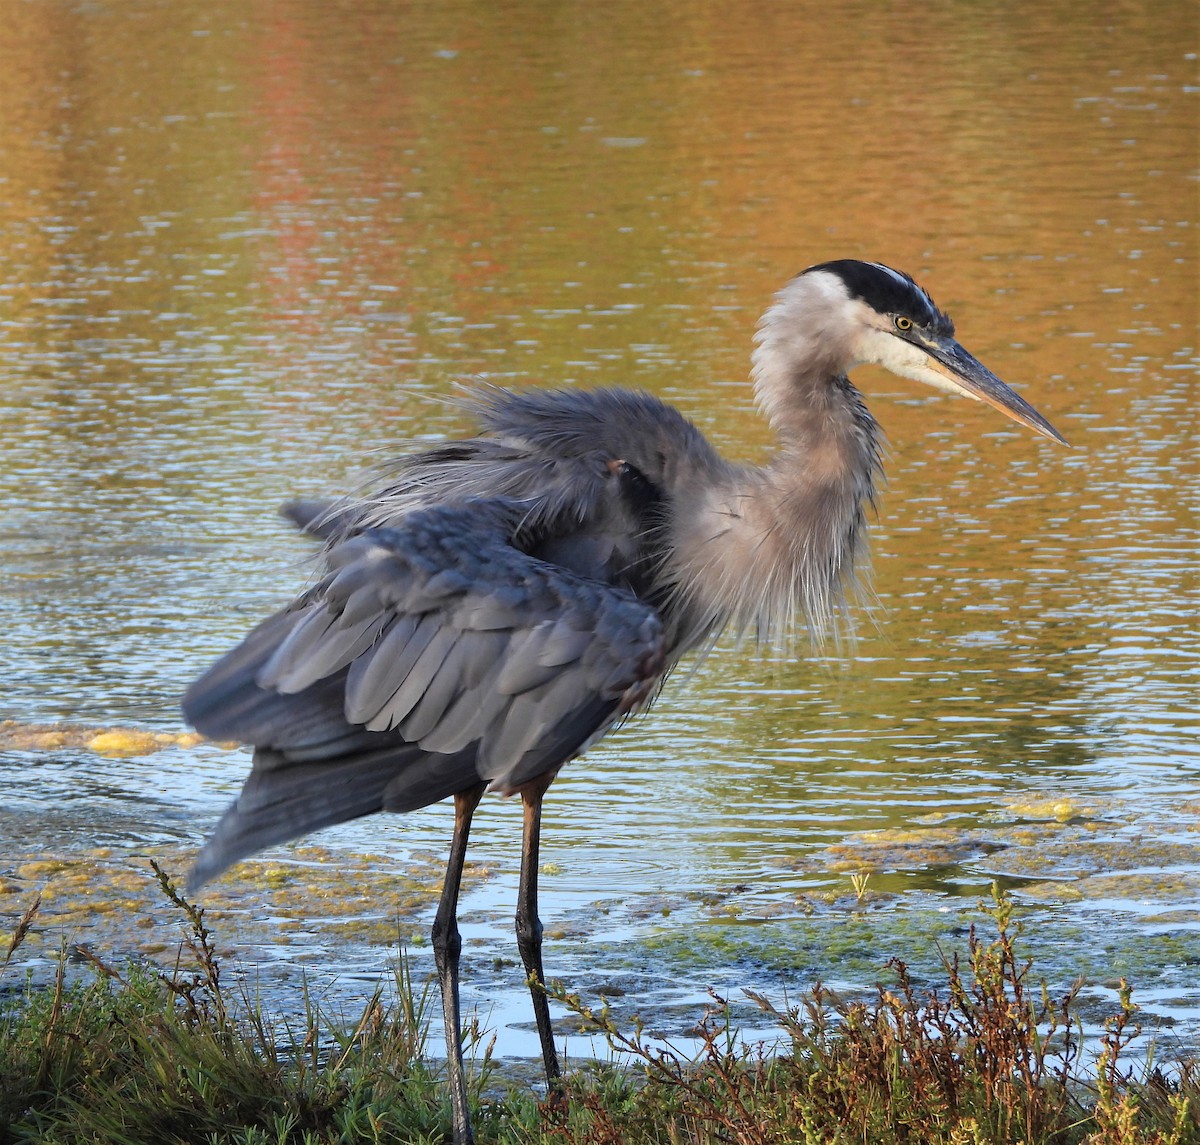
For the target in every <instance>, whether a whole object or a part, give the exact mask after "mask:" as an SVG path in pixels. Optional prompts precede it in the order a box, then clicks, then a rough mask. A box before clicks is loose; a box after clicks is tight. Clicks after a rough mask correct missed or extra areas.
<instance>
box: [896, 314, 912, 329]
mask: <svg viewBox="0 0 1200 1145" xmlns="http://www.w3.org/2000/svg"><path fill="white" fill-rule="evenodd" d="M896 329H897V330H911V329H912V319H911V318H905V317H904V315H903V314H899V315H897V316H896Z"/></svg>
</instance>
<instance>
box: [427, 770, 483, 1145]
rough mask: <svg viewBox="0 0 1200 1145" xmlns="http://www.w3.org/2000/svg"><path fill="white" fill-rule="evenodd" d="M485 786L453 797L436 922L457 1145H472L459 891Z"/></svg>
mask: <svg viewBox="0 0 1200 1145" xmlns="http://www.w3.org/2000/svg"><path fill="white" fill-rule="evenodd" d="M485 786H486V785H485V784H482V783H481V784H479V785H478V786H477V787H472V788H470V789H468V790H467V791H460V792H459V793H458V794H457V795H456V796H455V797H454V837H453V838H452V839H451V840H450V857H449V859H447V860H446V881H445V882H444V883H443V884H442V898H441V901H440V902H439V903H438V909H437V915H436V916H435V917H434V920H433V960H434V963H435V964H436V966H437V973H438V984H439V985H440V986H441V989H442V1014H443V1015H444V1017H445V1021H446V1067H447V1070H448V1072H449V1077H450V1106H451V1109H452V1111H453V1115H454V1145H472V1142H473V1141H474V1140H475V1136H474V1134H473V1133H472V1132H471V1120H470V1117H469V1115H468V1113H467V1079H466V1074H465V1072H464V1070H463V1057H462V1021H461V1018H460V1015H459V1007H458V956H459V952H460V951H461V950H462V939H461V938H460V937H459V934H458V890H459V887H460V886H461V884H462V870H463V861H464V860H465V859H466V857H467V836H468V835H469V834H470V831H471V816H472V815H474V814H475V808H476V807H478V806H479V800H480V799H482V798H483V792H484V788H485Z"/></svg>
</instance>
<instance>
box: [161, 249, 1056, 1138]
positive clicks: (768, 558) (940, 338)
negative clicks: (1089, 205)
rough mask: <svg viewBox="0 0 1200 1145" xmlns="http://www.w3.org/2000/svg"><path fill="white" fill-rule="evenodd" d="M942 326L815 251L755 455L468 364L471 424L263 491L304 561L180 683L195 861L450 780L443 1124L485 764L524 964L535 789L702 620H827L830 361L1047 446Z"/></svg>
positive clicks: (539, 1001)
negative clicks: (246, 752)
mask: <svg viewBox="0 0 1200 1145" xmlns="http://www.w3.org/2000/svg"><path fill="white" fill-rule="evenodd" d="M953 332H954V328H953V324H952V323H951V322H950V320H949V319H948V318H947V317H946V315H945V314H943V313H942V312H941V311H940V310H939V309H938V308H937V307H936V306H935V305H934V303H933V301H932V300H931V299H930V297H929V295H928V294H926V293H925V291H923V290H922V289H921V288H920V287H919V286H917V285H916V283H915V282H913V280H912V279H911V278H909V277H908V276H907V275H903V274H901V273H899V272H898V271H895V270H892V269H891V268H889V267H885V266H882V265H880V264H877V263H864V262H857V261H853V260H843V261H840V262H833V263H823V264H821V265H820V266H816V267H811V268H810V269H809V270H807V271H805V272H804V273H803V274H801V275H798V276H797V277H796V278H795V279H793V280H792V281H791V282H790V283H789V284H788V285H787V286H786V287H785V288H784V289H783V290H781V291H780V292H779V294H778V295H777V296H776V299H775V301H774V303H773V305H772V306H771V308H770V309H769V310H768V311H767V313H766V314H765V315H764V316H763V319H762V321H761V323H760V324H759V329H758V333H757V335H756V339H755V341H756V346H755V350H754V355H753V369H752V375H753V380H754V390H755V396H756V398H757V400H758V404H759V406H760V408H761V409H762V411H763V413H764V414H765V415H766V417H767V419H768V421H769V422H770V425H771V427H772V429H773V430H774V432H775V434H776V436H777V439H778V447H777V450H776V453H775V455H774V457H773V458H772V459H771V461H770V462H769V463H768V464H767V465H765V466H762V467H753V466H746V465H739V464H736V463H733V462H730V461H726V460H725V459H723V458H722V457H721V456H720V455H718V453H717V452H716V451H715V450H714V449H713V447H712V446H711V445H710V444H709V443H708V441H707V440H706V439H705V438H704V436H703V435H702V434H701V433H700V432H699V431H698V430H697V429H696V427H695V426H694V425H692V423H691V422H689V421H688V420H687V419H686V418H685V417H684V416H683V415H682V414H681V413H679V412H678V411H677V410H675V409H673V408H672V407H671V406H668V405H666V404H664V403H663V402H661V401H659V400H658V399H657V398H655V397H652V396H650V395H649V394H644V393H634V392H631V391H628V390H621V389H609V390H594V391H581V390H552V391H526V392H512V391H509V390H504V389H499V388H494V387H489V386H481V387H479V388H478V389H476V390H474V391H472V392H471V393H470V394H469V396H468V397H467V398H466V399H465V401H464V404H465V405H466V407H467V408H468V409H469V410H470V412H471V413H472V414H473V415H474V416H475V418H476V419H477V421H478V424H479V433H478V435H477V436H476V437H473V438H471V439H469V440H464V441H453V442H445V443H443V444H439V445H435V446H433V447H432V448H428V449H421V450H417V451H414V452H412V453H410V454H408V455H407V456H405V457H402V458H401V459H400V460H398V461H396V462H395V463H394V464H393V466H392V468H391V470H390V472H389V474H388V475H387V477H386V479H385V480H384V481H383V483H382V485H381V487H380V489H379V490H378V491H377V492H375V493H373V494H371V495H369V496H367V497H363V498H358V499H348V500H343V501H339V502H334V503H331V504H325V503H318V502H293V503H291V504H290V505H288V506H286V507H285V509H284V512H285V513H286V514H287V515H288V516H289V517H290V518H291V519H292V520H294V521H295V522H296V523H297V524H299V525H300V526H301V527H302V528H304V529H306V530H307V531H309V532H310V533H312V534H314V535H315V536H318V537H321V538H322V539H324V540H325V542H326V549H325V552H324V554H323V576H322V579H321V580H320V581H319V583H317V584H316V585H315V586H314V587H313V588H311V589H310V590H309V591H308V592H306V593H305V594H304V595H302V596H301V597H300V598H299V599H298V600H297V601H296V602H295V603H294V604H293V605H292V606H291V607H290V608H288V609H285V610H284V611H283V612H281V613H279V614H277V615H275V616H273V617H271V618H269V619H268V620H266V621H264V622H263V623H262V624H261V625H259V627H258V628H256V629H255V630H254V631H253V632H252V633H251V634H250V635H249V636H248V637H247V638H246V639H245V641H243V643H242V644H241V645H239V647H237V648H236V649H234V650H233V651H232V652H230V653H229V654H228V655H227V656H226V657H224V658H223V659H222V660H221V661H219V662H218V663H217V664H216V665H215V666H214V667H213V668H212V669H211V670H210V671H209V672H208V673H206V674H205V675H204V676H203V677H201V679H199V680H198V681H197V682H196V683H195V684H193V685H192V687H191V688H190V689H189V690H188V692H187V694H186V696H185V697H184V712H185V714H186V715H187V718H188V719H189V720H190V721H191V722H192V723H193V724H194V725H195V726H196V727H197V728H198V729H199V730H200V731H201V732H203V733H204V734H206V735H208V736H211V737H213V738H216V739H224V740H229V739H233V740H240V741H243V742H246V743H249V744H253V745H254V747H255V754H254V761H253V766H252V770H251V774H250V777H249V779H248V780H247V781H246V785H245V787H244V789H243V790H242V793H241V795H240V796H239V797H238V799H237V801H236V802H235V803H234V805H233V806H232V807H231V808H230V809H229V810H228V811H227V812H226V814H225V816H224V818H223V819H222V820H221V822H220V823H219V824H218V826H217V828H216V831H215V832H214V833H213V835H212V837H211V838H210V839H209V841H208V843H207V844H206V845H205V847H204V849H203V850H202V851H201V853H200V856H199V858H198V860H197V863H196V866H195V869H194V871H193V874H192V880H191V883H192V885H193V886H196V885H199V884H200V883H203V882H204V881H206V880H207V879H210V878H212V877H213V876H215V875H216V874H218V873H219V872H220V871H222V870H224V869H225V868H226V867H228V866H229V865H231V864H232V863H234V862H236V861H237V860H238V859H240V858H242V857H244V856H246V855H249V854H252V853H253V852H255V851H257V850H259V849H261V848H263V847H266V846H268V845H270V844H273V843H278V842H282V841H284V840H287V839H291V838H296V837H297V836H299V835H302V834H306V833H308V832H310V831H314V830H317V829H319V828H321V827H324V826H327V825H330V824H333V823H338V822H343V821H345V820H348V819H352V818H355V817H358V816H361V815H367V814H370V813H372V812H375V811H380V810H390V811H404V810H409V809H412V808H415V807H420V806H423V805H424V804H427V803H431V802H434V801H436V800H439V799H444V798H446V797H448V796H454V799H455V831H454V838H453V841H452V845H451V857H450V862H449V864H448V869H447V878H446V885H445V888H444V890H443V896H442V901H441V904H440V906H439V909H438V915H437V920H436V922H435V926H434V950H435V956H436V958H437V964H438V973H439V980H440V982H441V986H442V996H443V1005H444V1008H445V1015H446V1025H447V1047H448V1053H449V1058H450V1068H451V1091H452V1092H451V1096H452V1100H453V1108H454V1134H455V1140H456V1142H458V1143H459V1145H462V1143H464V1142H468V1141H469V1140H470V1139H471V1132H470V1126H469V1120H468V1118H467V1114H466V1096H465V1094H466V1090H465V1085H464V1082H463V1076H462V1068H461V1044H460V1043H459V1041H458V985H457V964H458V948H459V940H458V935H457V928H456V924H455V909H456V901H457V894H458V884H459V877H460V875H461V869H462V862H463V856H464V853H465V847H466V838H467V832H468V831H469V827H470V821H471V815H472V813H473V811H474V808H475V805H476V803H477V802H478V800H479V798H480V796H481V794H482V792H483V790H484V785H489V786H490V787H491V788H492V789H496V790H500V791H504V792H519V793H520V794H521V797H522V799H523V801H524V803H525V839H524V845H523V849H522V869H521V889H520V892H519V896H518V945H519V946H520V949H521V954H522V959H523V961H524V963H525V967H526V972H527V974H528V975H529V976H530V977H531V979H532V980H536V981H538V982H540V981H541V980H542V971H541V937H540V936H541V929H540V924H539V923H538V922H537V911H536V872H537V853H538V832H539V824H540V807H541V799H542V796H543V794H544V792H545V790H546V787H547V786H548V784H549V782H550V780H551V779H552V778H553V776H554V775H555V774H556V773H557V771H558V769H559V768H560V767H561V766H562V765H563V764H564V763H565V762H566V761H568V760H570V759H572V758H573V757H575V756H576V755H578V754H580V753H581V752H583V751H585V750H586V749H587V747H588V746H590V744H591V743H592V742H594V740H595V739H596V738H598V737H599V736H601V735H603V734H604V732H605V731H607V730H608V729H609V728H611V727H612V726H613V725H614V724H615V723H616V722H618V721H619V720H621V719H622V718H624V717H625V716H626V715H628V714H629V713H630V712H632V711H635V710H637V709H639V708H640V707H642V706H644V705H645V704H646V703H648V702H649V700H650V699H651V698H652V697H653V695H654V694H655V692H656V690H657V688H658V686H659V685H660V683H661V681H662V679H663V678H664V676H665V674H666V673H667V672H668V671H669V670H670V668H671V666H672V665H673V664H674V663H675V662H676V661H677V660H678V659H679V658H680V657H681V656H682V655H684V654H685V653H686V652H688V651H689V650H692V649H696V648H698V647H701V646H705V645H707V644H709V643H711V641H712V640H714V639H715V638H716V636H717V635H718V634H719V633H721V632H722V631H723V630H725V629H727V628H732V629H734V630H735V631H738V632H749V633H752V634H753V635H754V636H756V637H757V638H759V639H770V638H774V637H778V636H781V635H784V634H786V633H787V632H789V631H790V630H791V629H792V628H793V627H794V626H795V625H796V622H797V621H799V622H800V623H802V624H804V625H805V626H807V628H808V629H809V630H810V631H811V632H813V633H814V634H818V635H819V634H821V633H823V632H824V631H825V630H827V629H828V628H829V627H830V625H831V624H832V623H833V621H834V618H835V616H836V614H837V612H838V610H839V609H840V607H841V605H842V602H843V600H844V597H845V591H846V588H847V586H848V585H849V584H850V583H851V582H852V580H853V576H854V569H855V564H856V561H857V560H858V559H859V557H860V556H861V554H862V548H863V542H864V533H865V529H864V525H865V521H866V514H867V511H868V509H869V508H870V507H871V505H872V503H873V501H874V497H875V490H876V486H877V483H878V480H879V477H880V432H879V427H878V425H877V424H876V422H875V420H874V418H873V417H872V416H871V413H870V411H869V410H868V409H867V406H866V404H865V402H864V401H863V399H862V396H861V394H860V393H859V392H858V390H856V389H855V387H854V386H853V385H852V384H851V382H850V381H849V378H848V377H847V371H848V370H849V369H850V368H851V367H852V366H854V365H856V364H858V363H861V362H871V363H876V364H879V365H882V366H884V367H886V368H888V369H890V370H892V371H893V372H894V373H897V374H900V375H902V376H905V377H909V378H914V379H917V380H919V381H922V382H925V383H927V384H930V385H934V386H937V387H939V388H941V389H946V390H952V391H954V392H956V393H961V394H964V395H966V396H968V397H971V398H974V399H976V400H979V401H984V402H987V403H988V404H990V405H992V406H994V407H996V408H998V409H1000V410H1001V411H1002V412H1004V413H1005V414H1006V415H1007V416H1009V417H1011V418H1013V419H1014V420H1016V421H1018V422H1020V423H1022V424H1023V425H1026V426H1028V427H1030V428H1032V429H1034V430H1035V431H1037V432H1038V433H1041V434H1043V435H1044V436H1047V437H1051V438H1053V439H1056V440H1059V441H1061V440H1062V439H1061V437H1059V435H1058V433H1057V432H1056V431H1055V430H1054V429H1053V427H1051V426H1050V424H1049V423H1048V422H1047V421H1046V420H1045V419H1044V418H1043V417H1042V416H1041V415H1040V414H1039V413H1037V411H1036V410H1034V409H1033V408H1032V407H1031V406H1029V405H1028V404H1027V403H1026V402H1025V401H1024V400H1023V399H1021V398H1020V397H1019V396H1018V395H1017V394H1016V393H1014V392H1013V391H1012V390H1011V389H1009V388H1008V387H1007V386H1006V385H1005V384H1004V383H1003V382H1001V381H1000V380H999V379H998V378H996V377H995V375H993V374H991V373H990V371H988V370H987V369H986V368H985V367H984V366H982V365H981V364H980V363H979V362H977V361H976V360H975V359H974V358H972V357H971V356H970V354H968V353H967V352H966V351H965V350H963V348H962V347H961V346H960V345H959V344H958V343H957V342H955V341H954V338H953ZM533 1001H534V1010H535V1015H536V1017H537V1024H538V1032H539V1036H540V1038H541V1042H542V1050H543V1055H544V1059H545V1064H546V1072H547V1076H548V1077H549V1078H550V1079H551V1080H553V1079H554V1077H556V1076H557V1069H558V1067H557V1058H556V1053H555V1049H554V1044H553V1037H552V1031H551V1027H550V1019H549V1011H548V1009H547V1007H546V1001H545V996H544V994H542V993H540V992H539V991H538V990H536V989H535V990H534V991H533Z"/></svg>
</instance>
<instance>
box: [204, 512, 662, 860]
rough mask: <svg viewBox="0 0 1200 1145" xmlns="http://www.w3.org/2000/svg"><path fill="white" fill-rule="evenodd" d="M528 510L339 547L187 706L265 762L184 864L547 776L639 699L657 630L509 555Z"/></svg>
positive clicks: (614, 595) (650, 675)
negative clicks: (311, 582)
mask: <svg viewBox="0 0 1200 1145" xmlns="http://www.w3.org/2000/svg"><path fill="white" fill-rule="evenodd" d="M523 519H524V507H523V506H522V505H514V504H512V503H509V502H496V503H491V504H486V503H485V504H477V503H466V504H460V505H455V506H435V507H432V508H428V509H425V510H421V511H417V512H413V513H411V514H410V515H409V516H408V517H407V518H405V519H404V521H403V522H401V523H400V524H398V525H396V526H393V527H387V528H378V529H368V530H365V531H364V532H363V533H361V534H358V535H355V536H352V537H350V538H348V539H345V540H341V541H335V542H334V543H333V545H332V547H331V549H330V550H329V552H328V553H327V567H328V569H329V575H328V576H327V577H326V578H325V579H324V580H323V581H322V582H321V583H320V584H318V585H317V586H316V587H315V588H313V589H311V590H310V591H309V592H308V593H306V594H305V595H304V596H303V597H301V598H300V600H298V601H297V602H296V604H295V605H294V606H293V607H292V608H291V609H289V610H286V611H284V612H282V613H279V614H277V615H276V616H274V617H272V618H270V619H269V620H267V621H265V622H264V623H263V624H262V625H260V626H259V627H258V628H257V629H255V630H254V632H252V633H251V634H250V636H249V637H247V639H246V640H245V641H244V642H243V644H242V645H241V646H239V647H238V648H237V649H235V650H234V651H233V652H231V653H230V654H229V655H228V656H226V657H224V658H223V659H222V660H221V661H219V662H218V663H217V664H216V665H215V666H214V667H213V669H211V670H210V672H209V673H208V674H207V675H205V676H204V677H202V678H201V679H200V680H199V681H197V682H196V684H194V685H193V686H192V688H190V689H189V690H188V693H187V695H186V696H185V700H184V711H185V714H186V715H187V716H188V717H189V719H190V720H191V721H192V723H193V724H194V725H195V726H196V727H198V728H199V729H200V730H201V731H203V732H204V733H205V734H208V735H215V736H217V737H218V738H235V739H240V740H243V741H245V742H249V743H252V744H254V745H255V746H256V748H258V750H257V751H256V754H255V759H254V770H253V772H252V774H251V777H250V779H249V780H248V781H247V785H246V788H245V790H244V791H243V793H242V796H241V798H240V799H239V800H238V802H237V803H236V804H235V805H234V806H233V807H232V808H231V809H230V811H229V812H228V813H227V815H226V817H225V819H223V820H222V822H221V825H220V826H219V828H218V831H217V834H216V835H215V836H214V839H213V841H212V842H211V843H210V844H209V846H208V847H207V848H206V849H205V851H204V853H203V854H202V857H201V860H200V862H199V863H198V865H197V870H196V876H195V877H196V878H197V879H200V880H203V879H204V878H208V877H211V875H212V874H213V873H216V872H217V871H219V870H221V869H223V868H224V867H225V866H228V865H229V864H231V863H233V862H236V861H237V859H239V858H241V857H244V856H245V855H247V854H250V853H252V852H253V851H255V850H258V849H260V848H261V847H264V846H267V845H269V844H270V843H274V842H281V841H283V840H285V839H290V838H294V837H296V836H297V835H300V834H303V833H305V832H307V831H311V830H315V829H317V828H319V827H321V826H325V825H328V824H330V823H335V822H341V821H344V820H345V819H349V818H354V817H356V816H359V815H364V814H369V813H371V812H372V811H377V810H380V809H382V808H387V809H393V810H407V809H410V808H413V807H418V806H422V805H424V804H425V803H429V802H433V801H435V800H438V799H442V798H445V797H446V796H447V795H450V794H453V793H454V792H456V791H461V790H463V789H464V788H465V787H467V786H469V785H470V784H471V783H472V782H477V781H478V780H479V779H487V780H490V781H492V782H493V784H494V785H495V786H498V787H501V788H504V789H509V788H511V787H513V786H514V785H516V784H519V783H521V782H524V780H525V779H529V778H533V777H534V776H537V775H540V774H543V773H544V772H546V771H550V770H555V769H557V768H558V767H559V766H561V765H562V764H563V763H564V762H565V761H566V760H567V759H569V758H571V757H572V756H573V755H574V754H576V753H577V752H579V751H580V750H582V749H583V748H584V747H586V746H587V745H588V744H589V743H590V742H592V740H594V739H595V738H596V736H597V735H598V734H600V733H602V732H603V730H604V729H605V728H606V727H608V726H609V725H610V724H611V723H612V722H613V721H614V720H616V719H619V718H620V717H621V716H622V715H624V714H625V712H626V711H627V710H628V708H629V706H630V701H629V699H628V697H630V696H634V695H636V696H637V697H638V698H639V699H640V698H642V697H644V695H645V694H646V692H647V690H648V687H647V682H648V681H651V680H653V679H654V678H656V677H657V676H658V675H660V674H661V672H662V664H663V636H662V628H661V625H660V623H659V620H658V618H657V615H656V614H655V612H654V611H653V609H652V608H651V607H650V606H649V605H647V604H645V603H643V602H641V601H639V600H637V599H636V598H635V597H634V596H633V595H632V594H631V593H629V592H627V591H625V590H623V589H619V588H615V587H613V586H611V585H608V584H605V583H602V582H600V581H592V580H589V579H588V578H586V577H582V576H579V575H577V574H575V573H573V572H571V571H569V570H567V569H564V568H560V567H557V566H554V565H550V564H547V563H545V562H543V561H540V560H538V559H537V558H535V557H533V556H531V555H529V554H528V553H526V552H524V551H523V550H521V549H520V548H518V547H517V546H516V545H515V544H514V543H513V536H514V532H515V529H516V528H517V524H518V523H519V522H520V521H521V520H523Z"/></svg>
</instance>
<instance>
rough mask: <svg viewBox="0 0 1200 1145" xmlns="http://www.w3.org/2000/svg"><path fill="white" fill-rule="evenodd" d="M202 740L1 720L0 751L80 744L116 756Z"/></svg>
mask: <svg viewBox="0 0 1200 1145" xmlns="http://www.w3.org/2000/svg"><path fill="white" fill-rule="evenodd" d="M203 742H204V737H203V736H201V735H197V734H196V733H195V732H178V733H176V732H150V731H146V730H145V729H144V728H96V727H83V726H80V725H78V724H25V723H19V722H18V721H17V720H0V750H5V751H57V750H59V749H61V748H80V747H82V748H87V750H88V751H94V752H95V753H96V754H97V755H103V756H108V757H109V758H112V759H118V758H122V757H125V756H135V755H149V754H150V753H151V752H155V751H161V750H162V749H163V748H167V747H194V746H195V745H196V744H198V743H203ZM227 746H235V745H227Z"/></svg>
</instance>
